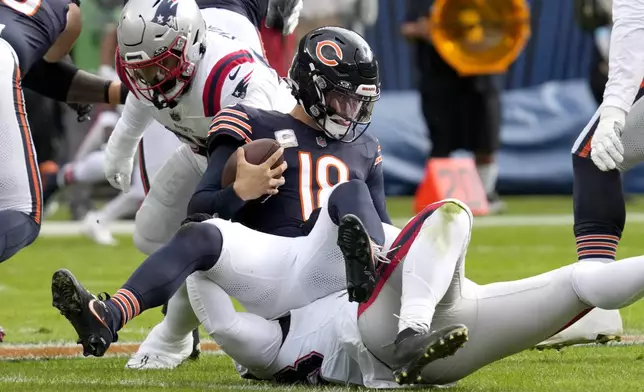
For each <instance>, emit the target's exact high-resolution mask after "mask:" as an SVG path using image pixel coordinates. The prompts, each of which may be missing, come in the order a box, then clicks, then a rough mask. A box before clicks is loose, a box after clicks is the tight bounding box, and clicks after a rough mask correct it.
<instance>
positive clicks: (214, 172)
mask: <svg viewBox="0 0 644 392" xmlns="http://www.w3.org/2000/svg"><path fill="white" fill-rule="evenodd" d="M238 147H239V143H238V142H236V141H233V140H228V141H226V142H223V143H221V142H220V143H218V144H217V146H216V147H215V148H214V149H213V150H212V151H211V153H210V157H209V162H208V168H207V169H206V172H205V173H204V174H203V176H202V177H201V181H200V182H199V185H198V186H197V189H196V191H195V193H194V194H193V195H192V198H191V199H190V203H188V216H190V215H192V214H196V213H206V214H210V215H215V214H217V215H218V216H219V217H220V218H223V219H232V218H233V216H234V215H235V214H236V213H237V211H239V210H240V209H241V208H242V207H243V206H244V205H245V204H246V202H245V201H244V200H242V199H240V198H239V196H237V193H235V190H234V189H233V186H232V185H230V186H228V187H227V188H224V189H222V188H221V175H222V171H223V168H224V166H225V165H226V162H227V161H228V159H229V158H230V156H231V155H232V154H234V153H235V151H236V150H237V148H238Z"/></svg>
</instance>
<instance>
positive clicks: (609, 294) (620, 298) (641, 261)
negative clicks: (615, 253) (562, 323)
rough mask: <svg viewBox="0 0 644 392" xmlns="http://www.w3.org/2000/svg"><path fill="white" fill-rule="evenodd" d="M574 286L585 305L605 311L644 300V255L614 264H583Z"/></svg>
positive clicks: (573, 278)
mask: <svg viewBox="0 0 644 392" xmlns="http://www.w3.org/2000/svg"><path fill="white" fill-rule="evenodd" d="M572 280H573V287H574V289H575V292H576V293H577V296H579V299H580V300H582V301H583V302H584V303H586V304H588V305H590V306H594V307H597V308H602V309H620V308H623V307H625V306H628V305H630V304H632V303H633V302H635V301H637V300H639V299H641V298H642V297H644V256H637V257H630V258H628V259H623V260H618V261H615V262H612V263H602V262H587V261H584V262H579V263H577V264H576V265H575V270H574V271H573V276H572Z"/></svg>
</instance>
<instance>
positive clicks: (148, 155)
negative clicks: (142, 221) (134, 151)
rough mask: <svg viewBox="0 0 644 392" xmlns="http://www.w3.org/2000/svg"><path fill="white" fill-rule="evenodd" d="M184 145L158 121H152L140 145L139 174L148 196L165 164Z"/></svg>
mask: <svg viewBox="0 0 644 392" xmlns="http://www.w3.org/2000/svg"><path fill="white" fill-rule="evenodd" d="M181 145H182V143H181V141H180V140H179V138H177V137H176V135H174V134H173V133H172V132H170V131H168V130H167V129H165V127H164V126H163V125H161V124H160V123H158V122H157V121H152V122H151V123H150V125H149V126H148V128H147V129H146V130H145V133H144V134H143V138H142V139H141V142H140V143H139V151H138V154H139V174H140V176H139V177H140V178H141V182H142V184H143V191H144V193H145V194H146V195H147V194H148V192H149V191H150V184H151V183H152V181H153V180H154V177H155V176H156V174H157V173H158V172H159V170H160V169H161V167H163V164H164V163H165V162H166V161H167V160H168V159H169V158H170V156H172V154H173V153H174V151H175V150H176V149H177V148H179V147H180V146H181Z"/></svg>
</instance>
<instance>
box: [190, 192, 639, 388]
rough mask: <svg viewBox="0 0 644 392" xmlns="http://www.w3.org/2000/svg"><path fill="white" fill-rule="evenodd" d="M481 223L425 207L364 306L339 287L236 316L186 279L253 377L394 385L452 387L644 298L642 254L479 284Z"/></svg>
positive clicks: (211, 329)
mask: <svg viewBox="0 0 644 392" xmlns="http://www.w3.org/2000/svg"><path fill="white" fill-rule="evenodd" d="M471 226H472V215H471V213H470V211H469V210H468V208H467V207H466V206H465V205H464V204H462V203H460V202H458V201H457V200H454V199H450V200H444V201H441V202H438V203H434V204H432V205H429V206H428V207H426V208H425V209H424V210H423V211H421V212H420V213H419V214H418V215H416V217H414V218H413V219H412V220H411V221H410V222H409V223H408V224H407V225H406V226H405V227H404V228H403V229H402V231H400V230H399V231H398V232H399V235H398V238H397V239H396V240H395V241H394V242H393V244H392V245H391V249H390V251H389V253H388V257H389V259H390V263H389V264H384V265H383V267H384V268H383V270H382V271H381V274H380V276H379V280H378V282H377V284H376V286H375V290H374V291H373V293H372V295H371V296H370V297H369V298H368V299H367V300H366V301H363V302H362V303H360V304H358V303H355V302H349V301H348V299H351V296H347V295H345V294H344V293H334V294H331V295H329V296H327V297H325V298H322V299H319V300H317V301H315V302H313V303H312V304H310V305H307V306H305V307H303V308H301V309H296V310H293V311H291V312H290V314H288V315H285V316H282V317H280V318H278V319H277V320H274V321H268V320H266V319H262V318H261V317H259V316H257V315H255V314H248V313H241V312H236V311H235V310H234V308H233V305H232V302H231V300H230V298H229V296H228V295H227V294H226V292H225V291H224V290H223V289H222V288H221V287H220V286H218V285H217V284H216V283H215V282H213V281H212V280H210V279H208V278H207V276H205V275H203V274H194V275H191V276H190V277H188V279H187V290H188V293H189V300H190V303H191V304H192V306H193V309H194V310H195V313H196V314H197V315H198V318H199V320H200V321H201V322H202V323H203V325H204V327H205V330H206V331H207V332H208V334H210V335H211V336H212V337H213V338H214V340H215V341H216V342H217V343H218V344H219V345H220V346H221V347H222V349H223V350H224V351H225V352H226V353H227V354H229V355H230V356H231V357H232V358H233V360H235V361H236V362H237V363H238V365H237V368H238V370H240V372H241V373H242V374H243V375H246V376H247V377H254V378H259V379H267V380H275V381H281V382H288V383H295V382H298V383H314V384H315V383H321V382H333V383H339V384H347V383H350V384H358V385H364V386H367V387H372V388H391V387H395V386H396V384H410V383H413V384H432V385H443V386H446V385H450V384H453V383H454V382H456V381H458V380H460V379H462V378H464V377H466V376H468V375H469V374H472V373H473V372H475V371H476V370H478V369H480V368H481V367H483V366H485V365H487V364H490V363H492V362H494V361H497V360H499V359H501V358H504V357H506V356H509V355H512V354H515V353H517V352H520V351H522V350H526V349H530V348H532V347H533V346H534V345H535V344H537V343H538V342H540V341H542V340H544V339H545V338H547V337H548V336H551V335H553V334H554V333H556V332H557V331H559V330H561V329H563V328H565V327H566V326H567V325H570V324H571V323H572V322H574V321H575V320H577V319H579V318H580V317H582V316H583V315H584V314H586V313H587V312H588V311H589V310H590V309H592V308H593V307H601V308H603V309H619V308H622V307H625V306H628V305H630V304H632V303H633V302H635V301H637V300H639V299H640V298H641V297H642V296H644V256H639V257H632V258H629V259H624V260H620V261H617V262H614V263H602V262H600V261H593V262H577V263H574V264H572V265H568V266H566V267H563V268H559V269H556V270H553V271H550V272H546V273H544V274H541V275H537V276H534V277H530V278H527V279H522V280H517V281H512V282H499V283H493V284H487V285H477V284H476V283H474V282H472V281H470V280H468V279H467V278H465V276H464V272H465V254H466V251H467V247H468V244H469V241H470V236H471ZM364 235H366V232H365V233H364ZM358 250H359V247H355V248H353V249H352V250H351V251H350V252H349V253H348V254H345V256H346V259H347V260H348V261H349V262H351V260H355V259H354V258H353V254H352V253H353V252H354V251H358ZM366 250H367V248H364V249H363V251H366ZM345 253H346V252H345ZM350 268H351V266H349V267H348V269H350ZM429 331H434V332H433V333H430V332H429ZM466 341H467V343H465V342H466ZM463 344H464V346H463ZM462 346H463V348H461V347H462ZM443 357H445V359H444V360H440V361H439V360H436V359H438V358H443Z"/></svg>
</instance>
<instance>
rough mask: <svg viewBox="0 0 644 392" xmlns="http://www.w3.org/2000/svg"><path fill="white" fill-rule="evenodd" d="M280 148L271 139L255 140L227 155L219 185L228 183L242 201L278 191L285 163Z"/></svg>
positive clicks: (282, 151)
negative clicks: (228, 156)
mask: <svg viewBox="0 0 644 392" xmlns="http://www.w3.org/2000/svg"><path fill="white" fill-rule="evenodd" d="M283 153H284V148H282V147H281V146H280V145H279V143H277V141H275V140H274V139H258V140H254V141H252V142H250V143H248V144H245V145H244V146H242V147H241V148H239V149H238V150H237V152H236V153H235V154H233V155H231V156H230V158H229V159H228V162H226V165H225V166H224V169H223V172H222V175H221V186H222V188H225V187H227V186H229V185H231V184H233V187H234V189H235V193H237V196H239V198H240V199H242V200H255V199H258V198H260V197H262V196H264V195H275V194H277V192H278V190H277V188H278V187H280V186H281V185H283V184H284V177H282V173H284V170H286V167H287V165H286V162H285V161H284V157H283Z"/></svg>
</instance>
